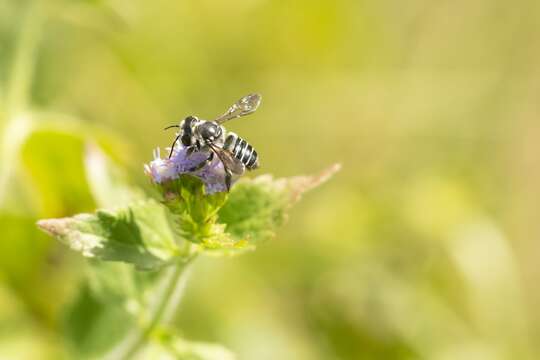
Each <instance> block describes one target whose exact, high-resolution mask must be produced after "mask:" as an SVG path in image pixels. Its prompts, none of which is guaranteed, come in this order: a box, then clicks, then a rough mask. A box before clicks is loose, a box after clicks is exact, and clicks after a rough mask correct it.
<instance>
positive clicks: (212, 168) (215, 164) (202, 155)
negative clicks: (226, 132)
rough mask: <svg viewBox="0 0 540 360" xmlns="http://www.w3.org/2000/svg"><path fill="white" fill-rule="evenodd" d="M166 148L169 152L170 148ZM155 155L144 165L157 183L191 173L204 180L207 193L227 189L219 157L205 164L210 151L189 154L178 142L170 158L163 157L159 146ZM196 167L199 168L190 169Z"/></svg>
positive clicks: (146, 171) (147, 172) (234, 179)
mask: <svg viewBox="0 0 540 360" xmlns="http://www.w3.org/2000/svg"><path fill="white" fill-rule="evenodd" d="M166 150H167V154H169V152H170V148H167V149H166ZM153 155H154V160H152V161H151V162H150V163H148V164H145V165H144V172H145V173H146V174H147V175H148V176H150V178H151V179H152V181H153V182H155V183H157V184H162V183H164V182H166V181H170V180H175V179H178V177H179V176H180V175H181V174H190V175H193V176H196V177H198V178H199V179H201V180H202V181H203V182H204V185H205V190H206V193H207V194H213V193H216V192H222V191H227V187H226V185H225V170H224V169H223V164H222V163H221V161H220V160H219V158H218V157H217V156H214V157H213V159H212V161H210V162H209V163H206V164H203V163H204V162H205V161H206V160H207V159H208V158H209V156H210V155H211V153H210V152H209V151H198V152H194V153H191V154H190V155H188V154H187V148H186V147H184V146H183V145H182V144H181V143H179V142H178V143H177V144H176V145H175V148H174V150H173V153H172V156H171V157H170V158H168V155H167V157H166V158H164V159H162V158H161V154H160V149H159V148H157V149H155V150H154V154H153ZM201 165H202V167H201ZM194 168H199V169H197V170H195V171H190V170H193V169H194ZM237 179H238V177H236V178H234V177H233V181H232V182H233V183H234V182H235V181H236V180H237Z"/></svg>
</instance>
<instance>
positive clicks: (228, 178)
mask: <svg viewBox="0 0 540 360" xmlns="http://www.w3.org/2000/svg"><path fill="white" fill-rule="evenodd" d="M223 167H224V168H225V186H226V187H227V192H229V191H231V182H232V173H231V170H229V169H228V168H227V167H226V166H225V164H224V166H223Z"/></svg>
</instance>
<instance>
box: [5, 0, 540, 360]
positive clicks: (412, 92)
mask: <svg viewBox="0 0 540 360" xmlns="http://www.w3.org/2000/svg"><path fill="white" fill-rule="evenodd" d="M539 23H540V3H538V2H537V1H533V0H530V1H527V0H517V1H507V0H474V1H465V0H453V1H450V0H442V1H428V0H412V1H407V2H396V1H387V0H382V1H380V0H339V1H330V0H298V1H274V0H231V1H210V0H198V1H164V0H155V1H142V0H141V1H128V0H100V1H99V0H95V1H74V0H71V1H69V0H56V1H53V0H47V1H45V0H36V1H29V0H24V1H22V0H12V1H10V0H0V146H1V147H0V357H2V358H6V359H38V358H39V359H47V358H51V359H58V358H66V356H67V355H66V354H67V351H66V343H65V340H64V339H65V337H66V333H65V332H66V329H65V327H64V326H63V325H62V324H63V322H62V319H63V316H64V315H63V314H64V311H65V309H66V306H67V304H69V303H70V301H71V300H72V298H73V297H74V296H75V295H76V293H77V291H78V283H79V282H80V279H81V277H82V276H83V274H82V273H83V271H82V270H81V269H82V268H83V267H84V266H83V265H84V264H83V263H84V261H83V260H82V259H81V258H80V257H79V256H78V255H76V254H73V253H71V252H69V250H67V249H66V248H65V247H63V246H61V245H59V244H57V243H56V242H55V241H54V240H53V239H51V238H48V237H47V236H45V235H43V234H40V233H39V232H38V230H37V229H36V227H35V221H36V220H37V219H38V218H43V217H59V216H69V215H73V214H74V213H78V212H82V211H92V210H93V209H94V208H95V207H96V206H97V204H98V203H99V202H98V201H97V200H96V198H95V195H94V194H93V192H92V189H91V188H90V186H89V185H88V181H87V180H88V176H90V175H91V174H90V175H89V171H88V159H86V158H85V148H86V147H87V146H88V144H93V145H92V146H98V147H100V148H102V149H103V151H105V152H106V153H107V154H109V156H110V157H111V158H113V159H114V161H116V162H117V163H118V164H121V166H122V168H124V169H125V171H126V174H128V177H129V178H130V179H131V181H132V182H133V183H135V184H139V185H141V186H143V187H144V186H146V187H148V184H147V183H148V180H147V179H146V178H145V177H144V175H143V172H142V164H143V163H144V162H146V161H148V160H150V159H151V153H152V149H153V148H155V147H156V146H162V147H164V146H167V145H168V144H169V143H170V141H171V135H172V134H171V133H165V132H163V131H162V128H163V127H164V126H166V125H169V124H174V123H176V122H177V121H178V120H179V119H181V118H182V117H184V116H186V115H188V114H197V115H199V116H201V117H203V118H204V117H208V118H210V117H213V116H216V115H218V114H220V113H221V112H223V111H224V110H225V109H226V108H227V107H228V106H229V105H230V104H231V103H232V102H233V101H235V100H236V99H237V98H239V97H240V96H242V95H245V94H247V93H250V92H253V91H257V92H259V93H261V94H262V95H263V103H262V106H261V107H260V109H259V111H258V112H257V114H256V115H253V116H251V117H249V118H244V119H242V120H237V121H235V122H234V123H233V122H231V123H230V125H229V128H230V129H232V130H234V131H235V132H237V133H239V134H242V135H243V136H244V137H245V138H247V139H248V140H249V141H250V142H252V143H253V144H254V145H255V146H256V147H257V149H258V150H259V153H260V154H261V161H262V169H261V170H259V171H258V172H259V173H266V172H269V173H273V174H275V175H276V176H289V175H297V174H304V173H314V172H317V171H319V170H321V169H322V168H324V167H326V166H328V165H329V164H331V163H333V162H336V161H339V162H341V163H342V164H343V169H342V171H341V172H340V173H339V174H338V175H337V176H336V177H335V178H334V179H333V180H332V181H330V182H329V183H327V184H325V185H324V186H323V187H321V188H320V189H317V190H316V191H313V192H312V193H309V194H308V195H306V197H305V199H304V200H303V201H302V202H301V203H300V204H299V205H298V206H297V207H296V208H294V210H293V211H292V213H291V215H290V221H289V222H288V224H287V225H286V226H285V227H284V228H283V229H281V231H280V232H279V234H278V236H277V238H276V239H275V240H273V241H270V242H268V243H266V244H264V245H263V246H261V247H260V248H259V249H258V250H257V251H256V252H254V253H250V254H247V255H244V256H242V257H237V258H233V259H229V258H224V259H221V258H215V259H214V258H209V259H203V260H201V261H199V262H198V263H197V265H196V267H195V269H194V273H193V274H192V281H191V282H190V284H189V285H188V288H187V290H186V296H185V299H184V302H183V304H182V306H181V309H180V311H179V313H178V315H177V318H176V321H175V322H176V324H177V326H178V328H179V329H180V330H181V332H182V334H184V335H185V336H186V337H187V338H189V339H193V340H201V341H213V342H218V343H222V344H224V345H225V346H227V347H228V348H230V349H231V350H233V351H234V352H235V353H237V354H238V356H239V359H263V360H264V359H535V358H538V357H540V342H538V339H539V336H540V310H539V309H540V306H539V305H540V287H539V286H538V284H539V281H540V267H539V266H538V263H539V260H538V259H539V255H540V245H539V244H540V243H539V236H540V226H539V220H538V214H539V210H540V209H539V206H538V204H539V203H540V191H539V190H538V186H539V185H538V184H540V170H539V169H540V167H539V165H540V158H539V151H540V144H539V141H540V122H539V120H538V114H539V111H540V108H539V105H538V104H539V94H540V86H539V84H540V81H539V80H540V42H539V41H538V39H539V38H540V31H538V30H539V29H538V24H539ZM248 119H249V120H248ZM80 321H81V324H80V325H81V327H84V325H85V321H87V319H84V318H81V320H80Z"/></svg>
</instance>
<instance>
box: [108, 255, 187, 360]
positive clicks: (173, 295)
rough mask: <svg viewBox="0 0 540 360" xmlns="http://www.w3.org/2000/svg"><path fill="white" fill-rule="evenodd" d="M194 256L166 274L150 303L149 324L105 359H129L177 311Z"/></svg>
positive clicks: (126, 339) (137, 330)
mask: <svg viewBox="0 0 540 360" xmlns="http://www.w3.org/2000/svg"><path fill="white" fill-rule="evenodd" d="M193 259H194V257H191V258H190V259H188V260H187V261H186V262H184V263H182V264H179V265H176V266H172V267H171V268H170V269H168V270H167V272H166V273H165V274H164V276H163V279H162V281H161V283H160V285H159V288H158V290H157V292H156V295H155V297H154V299H153V302H152V303H151V304H150V310H149V314H150V315H149V317H148V322H147V324H145V325H143V326H142V327H136V328H135V329H133V330H132V331H131V332H130V333H128V334H127V335H126V337H125V338H124V339H123V340H122V341H121V342H120V343H119V344H118V345H117V346H115V347H114V348H113V349H112V350H111V351H110V352H109V353H108V354H107V355H105V356H104V359H105V360H127V359H131V358H133V356H134V355H135V354H136V353H137V352H138V351H139V350H140V349H141V347H143V346H144V345H145V344H146V341H147V339H148V337H149V336H150V335H151V334H152V332H153V331H154V330H155V329H156V327H157V326H159V325H160V324H161V323H164V322H167V321H169V320H170V319H171V317H172V316H173V315H174V313H175V312H176V309H177V307H178V305H179V303H180V300H181V298H182V294H183V291H184V288H185V284H186V281H187V277H188V275H189V265H190V263H191V261H192V260H193Z"/></svg>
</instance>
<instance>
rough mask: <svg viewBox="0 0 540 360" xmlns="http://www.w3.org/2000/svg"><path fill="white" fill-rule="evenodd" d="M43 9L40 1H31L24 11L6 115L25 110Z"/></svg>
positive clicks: (33, 69)
mask: <svg viewBox="0 0 540 360" xmlns="http://www.w3.org/2000/svg"><path fill="white" fill-rule="evenodd" d="M44 15H45V9H44V6H43V2H42V1H33V2H32V3H31V4H30V5H29V7H28V10H27V12H26V15H25V17H24V20H23V23H22V24H21V26H20V29H21V32H20V33H19V38H18V40H17V47H16V50H15V57H14V59H13V68H12V69H11V74H10V78H9V84H8V89H7V93H6V97H7V98H6V106H7V115H8V116H7V117H8V119H11V118H13V117H15V116H16V115H18V113H20V112H21V111H24V110H26V108H27V106H28V104H27V102H28V98H29V95H30V85H31V82H32V78H33V76H34V71H35V63H36V59H37V56H36V52H37V49H38V45H39V40H40V38H41V33H42V29H43V23H44V21H45V19H44V18H45V16H44Z"/></svg>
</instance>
